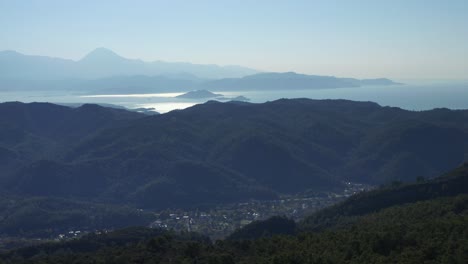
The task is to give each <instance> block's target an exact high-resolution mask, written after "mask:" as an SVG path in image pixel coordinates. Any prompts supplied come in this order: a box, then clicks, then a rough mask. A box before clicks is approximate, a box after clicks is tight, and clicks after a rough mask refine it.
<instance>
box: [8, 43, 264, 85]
mask: <svg viewBox="0 0 468 264" xmlns="http://www.w3.org/2000/svg"><path fill="white" fill-rule="evenodd" d="M256 72H257V71H256V70H253V69H249V68H245V67H240V66H217V65H212V64H210V65H201V64H192V63H180V62H163V61H154V62H144V61H142V60H136V59H126V58H124V57H121V56H119V55H117V54H116V53H115V52H113V51H111V50H109V49H105V48H97V49H95V50H93V51H91V52H90V53H89V54H87V55H86V56H84V57H83V58H82V59H81V60H79V61H73V60H66V59H59V58H51V57H46V56H30V55H24V54H21V53H18V52H15V51H2V52H0V79H7V80H22V81H26V80H61V79H67V78H72V79H76V78H77V79H97V78H107V77H113V76H119V75H127V76H128V75H148V76H154V75H165V74H168V75H178V74H189V75H194V76H197V77H198V78H204V79H217V78H227V77H242V76H246V75H249V74H253V73H256Z"/></svg>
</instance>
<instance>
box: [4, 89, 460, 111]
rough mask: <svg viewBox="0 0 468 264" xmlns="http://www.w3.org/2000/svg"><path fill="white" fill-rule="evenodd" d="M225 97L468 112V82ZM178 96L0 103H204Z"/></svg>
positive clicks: (159, 107) (36, 96) (161, 107)
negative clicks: (350, 102)
mask: <svg viewBox="0 0 468 264" xmlns="http://www.w3.org/2000/svg"><path fill="white" fill-rule="evenodd" d="M216 93H221V94H223V95H224V96H225V97H227V98H232V97H236V96H239V95H243V96H245V97H247V98H249V99H250V102H252V103H263V102H266V101H273V100H277V99H280V98H311V99H348V100H355V101H373V102H376V103H379V104H380V105H383V106H396V107H401V108H404V109H408V110H427V109H433V108H441V107H446V108H451V109H468V82H451V83H432V84H406V85H396V86H366V87H356V88H339V89H318V90H287V91H285V90H281V91H261V92H259V91H240V92H232V91H224V92H218V91H216ZM180 94H181V93H153V94H123V95H122V94H119V95H105V94H100V95H84V94H79V93H67V92H51V91H47V92H0V101H2V102H6V101H21V102H51V103H67V104H71V103H105V104H114V105H120V106H124V107H126V108H130V109H134V108H142V107H143V108H154V109H155V110H156V111H158V112H160V113H166V112H169V111H172V110H175V109H184V108H187V107H190V106H193V105H195V104H199V103H204V102H206V101H207V100H196V99H180V98H175V96H177V95H180Z"/></svg>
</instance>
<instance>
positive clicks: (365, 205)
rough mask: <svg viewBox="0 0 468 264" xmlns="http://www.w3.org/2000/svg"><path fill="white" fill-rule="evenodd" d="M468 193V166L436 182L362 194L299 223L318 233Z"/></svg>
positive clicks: (463, 166) (398, 185)
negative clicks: (407, 206)
mask: <svg viewBox="0 0 468 264" xmlns="http://www.w3.org/2000/svg"><path fill="white" fill-rule="evenodd" d="M467 193H468V163H465V164H464V165H462V166H461V167H459V168H457V169H456V170H454V171H451V172H450V173H447V174H445V175H443V176H441V177H437V178H435V179H433V180H426V179H421V178H420V179H419V180H418V182H417V183H412V184H402V183H398V182H395V183H393V185H389V186H386V187H382V188H380V189H377V190H374V191H369V192H363V193H360V194H357V195H354V196H352V197H351V198H349V199H347V200H346V201H344V202H342V203H339V204H337V205H335V206H332V207H329V208H326V209H323V210H321V211H319V212H317V213H315V214H313V215H311V216H310V217H308V218H306V219H304V220H303V221H302V222H301V223H300V229H301V230H303V231H317V230H323V229H325V228H328V227H337V226H343V225H347V224H349V222H352V221H354V220H355V219H356V217H359V216H362V215H367V214H371V213H374V212H378V211H380V210H383V209H385V208H388V207H392V206H400V205H405V204H411V203H416V202H420V201H426V200H432V199H437V198H441V197H454V196H457V195H461V194H467Z"/></svg>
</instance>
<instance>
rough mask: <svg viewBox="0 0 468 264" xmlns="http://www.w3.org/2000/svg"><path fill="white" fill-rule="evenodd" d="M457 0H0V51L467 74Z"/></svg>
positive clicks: (351, 72) (337, 71)
mask: <svg viewBox="0 0 468 264" xmlns="http://www.w3.org/2000/svg"><path fill="white" fill-rule="evenodd" d="M467 14H468V1H467V0H424V1H423V0H352V1H351V0H341V1H338V0H324V1H319V0H316V1H314V0H288V1H284V0H281V1H279V0H278V1H277V0H268V1H265V0H250V1H247V0H232V1H224V0H212V1H208V0H196V1H195V0H194V1H192V0H185V1H180V0H167V1H160V0H152V1H150V0H148V1H145V0H139V1H138V0H132V1H131V0H128V1H123V0H100V1H95V0H93V1H91V0H76V1H75V0H67V1H64V0H23V1H14V0H0V50H16V51H18V52H21V53H24V54H30V55H45V56H52V57H61V58H68V59H74V60H79V59H80V58H82V57H83V56H84V55H85V54H87V53H88V52H90V51H91V50H93V49H95V48H97V47H106V48H109V49H111V50H113V51H115V52H116V53H118V54H120V55H121V56H123V57H126V58H139V59H142V60H145V61H154V60H163V61H183V62H192V63H201V64H219V65H242V66H246V67H251V68H255V69H258V70H262V71H279V72H285V71H295V72H299V73H306V74H317V75H334V76H342V77H357V78H374V77H389V78H394V79H468V15H467Z"/></svg>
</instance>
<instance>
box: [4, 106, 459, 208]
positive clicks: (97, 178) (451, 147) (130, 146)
mask: <svg viewBox="0 0 468 264" xmlns="http://www.w3.org/2000/svg"><path fill="white" fill-rule="evenodd" d="M26 106H27V107H26ZM41 106H47V107H46V109H49V108H50V109H49V110H47V111H46V110H41ZM35 107H36V108H37V109H36V108H35ZM22 108H27V109H28V108H32V109H35V111H34V112H33V113H34V114H35V115H33V113H31V112H28V111H30V110H28V111H26V112H24V113H23V112H21V111H23V110H21V111H20V110H14V109H22ZM2 109H3V110H2ZM0 110H1V111H3V112H2V113H3V114H2V115H1V118H0V123H1V122H3V123H4V124H5V125H3V126H2V127H1V128H0V133H3V134H4V135H6V136H5V137H3V138H2V140H4V142H0V143H2V144H1V145H0V147H1V148H3V150H2V152H1V153H2V157H4V159H2V162H0V166H1V169H2V170H3V171H4V175H2V177H0V179H1V181H2V182H3V184H2V186H3V188H4V189H7V190H9V191H10V192H14V193H18V194H21V195H26V196H27V195H32V196H36V195H44V196H53V197H61V198H77V199H83V200H86V201H99V202H113V203H117V204H127V203H131V204H133V205H135V206H139V207H145V208H167V207H178V206H183V207H185V206H198V205H203V204H205V205H206V204H213V203H225V202H236V201H241V200H248V199H271V198H274V197H277V195H278V194H296V193H300V192H306V191H330V190H339V189H341V188H343V182H346V181H355V182H362V183H370V184H381V183H385V182H389V181H393V180H402V181H411V180H414V179H415V178H416V177H418V176H425V177H427V178H429V177H434V176H436V175H437V174H439V173H441V172H443V171H446V170H448V169H450V168H452V167H456V166H458V165H459V164H461V163H462V162H463V161H464V160H465V159H466V153H468V140H467V139H468V125H467V124H468V112H467V111H450V110H444V109H437V110H432V111H423V112H412V111H405V110H401V109H398V108H389V107H380V106H379V105H377V104H375V103H370V102H352V101H345V100H308V99H294V100H278V101H274V102H269V103H265V104H249V103H236V102H230V103H219V102H208V103H206V104H203V105H197V106H195V107H192V108H189V109H185V110H182V111H173V112H170V113H167V114H163V115H158V116H149V117H148V116H143V115H138V114H135V113H129V112H126V111H124V110H115V109H112V110H111V109H107V108H102V107H97V106H92V105H88V106H86V105H85V106H83V107H80V108H77V109H71V108H67V107H59V106H50V107H49V105H40V104H38V105H35V104H31V105H22V104H3V105H0ZM15 111H17V112H15ZM18 113H23V114H18ZM25 113H26V114H25ZM36 114H37V116H36ZM14 116H16V117H15V118H10V119H9V117H14ZM2 118H3V119H2ZM2 120H3V121H2ZM91 131H93V133H90V132H91ZM8 164H15V165H14V167H15V168H16V169H14V168H13V166H10V165H8ZM70 183H72V184H71V185H70ZM38 186H42V187H41V188H38ZM192 186H196V188H192ZM207 186H211V187H209V188H208V187H207Z"/></svg>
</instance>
